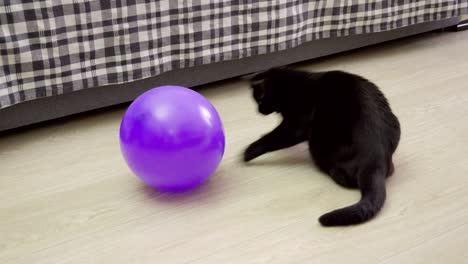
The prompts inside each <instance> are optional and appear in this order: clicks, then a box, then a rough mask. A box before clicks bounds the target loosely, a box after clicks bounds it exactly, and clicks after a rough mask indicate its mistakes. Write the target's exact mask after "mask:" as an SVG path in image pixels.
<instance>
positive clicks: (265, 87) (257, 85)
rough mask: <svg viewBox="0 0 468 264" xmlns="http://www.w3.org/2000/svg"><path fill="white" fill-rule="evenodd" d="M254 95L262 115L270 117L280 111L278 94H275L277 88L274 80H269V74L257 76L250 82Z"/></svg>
mask: <svg viewBox="0 0 468 264" xmlns="http://www.w3.org/2000/svg"><path fill="white" fill-rule="evenodd" d="M250 86H251V88H252V95H253V98H254V100H255V102H256V103H257V105H258V111H259V112H260V113H261V114H264V115H269V114H271V113H273V112H275V111H278V109H277V105H278V100H277V97H278V94H277V93H276V92H275V87H274V85H273V83H272V80H271V79H270V78H268V72H265V73H260V74H258V75H255V76H254V77H253V78H252V79H251V80H250Z"/></svg>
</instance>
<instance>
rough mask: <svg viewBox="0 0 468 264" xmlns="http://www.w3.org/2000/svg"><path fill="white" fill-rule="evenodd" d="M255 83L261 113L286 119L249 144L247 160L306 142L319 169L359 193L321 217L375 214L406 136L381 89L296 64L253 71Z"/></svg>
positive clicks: (336, 220) (326, 221)
mask: <svg viewBox="0 0 468 264" xmlns="http://www.w3.org/2000/svg"><path fill="white" fill-rule="evenodd" d="M250 86H251V88H252V92H253V98H254V100H255V101H256V103H257V105H258V111H259V112H260V113H261V114H263V115H269V114H272V113H278V114H280V115H281V116H282V122H281V123H280V124H279V126H278V127H276V128H275V129H274V130H273V131H271V132H270V133H268V134H266V135H264V136H263V137H261V138H260V139H258V140H257V141H255V142H254V143H252V144H251V145H250V146H249V147H248V148H247V149H246V150H245V152H244V161H245V162H249V161H251V160H253V159H255V158H257V157H259V156H261V155H263V154H265V153H267V152H271V151H275V150H279V149H284V148H288V147H291V146H294V145H296V144H299V143H301V142H305V141H307V142H308V144H309V152H310V154H311V156H312V159H313V160H314V161H315V163H316V165H317V167H318V168H319V169H320V170H321V171H323V172H325V173H326V174H328V175H329V176H330V177H331V178H332V179H333V180H334V181H335V182H336V183H337V184H339V185H341V186H344V187H347V188H359V189H360V191H361V199H360V201H359V202H357V203H356V204H354V205H351V206H348V207H344V208H341V209H337V210H334V211H332V212H329V213H327V214H324V215H322V216H321V217H320V218H319V222H320V223H321V224H322V225H323V226H346V225H354V224H360V223H363V222H365V221H367V220H369V219H371V218H373V217H374V216H375V215H376V214H377V213H378V212H379V211H380V209H381V208H382V206H383V204H384V202H385V199H386V189H385V180H386V177H388V176H391V175H392V174H393V171H394V166H393V161H392V155H393V153H394V152H395V150H396V148H397V146H398V143H399V141H400V134H401V131H400V123H399V121H398V119H397V117H396V116H395V115H394V114H393V112H392V110H391V108H390V105H389V103H388V101H387V99H386V98H385V96H384V94H383V93H382V92H381V91H380V90H379V89H378V87H377V86H376V85H375V84H373V83H372V82H370V81H368V80H366V79H365V78H363V77H361V76H358V75H355V74H351V73H347V72H343V71H328V72H305V71H299V70H294V69H292V68H290V67H281V68H273V69H270V70H267V71H265V72H261V73H258V74H254V75H253V76H251V77H250Z"/></svg>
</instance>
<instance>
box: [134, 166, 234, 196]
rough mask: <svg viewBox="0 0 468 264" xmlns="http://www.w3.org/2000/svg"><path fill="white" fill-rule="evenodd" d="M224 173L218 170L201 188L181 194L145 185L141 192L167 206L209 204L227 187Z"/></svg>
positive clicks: (142, 184) (181, 192)
mask: <svg viewBox="0 0 468 264" xmlns="http://www.w3.org/2000/svg"><path fill="white" fill-rule="evenodd" d="M223 175H224V172H223V171H222V170H218V171H217V172H215V173H214V174H213V175H212V176H211V177H210V178H208V179H207V180H206V181H205V182H203V183H202V184H200V185H199V186H197V187H195V188H193V189H190V190H186V191H179V192H168V191H161V190H158V189H156V188H153V187H151V186H148V185H146V184H144V183H141V186H140V188H141V191H142V192H143V193H144V194H145V195H146V196H147V197H148V198H149V199H151V200H154V201H155V202H161V203H167V204H187V203H202V202H203V203H207V202H213V201H216V200H217V199H216V197H218V196H219V195H221V193H222V190H223V186H225V185H226V179H228V178H229V177H224V176H223Z"/></svg>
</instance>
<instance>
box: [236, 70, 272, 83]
mask: <svg viewBox="0 0 468 264" xmlns="http://www.w3.org/2000/svg"><path fill="white" fill-rule="evenodd" d="M265 72H266V70H264V71H257V72H253V73H249V74H246V75H242V76H241V77H240V78H241V79H242V80H246V81H251V80H252V79H253V78H255V76H258V75H260V74H262V73H265Z"/></svg>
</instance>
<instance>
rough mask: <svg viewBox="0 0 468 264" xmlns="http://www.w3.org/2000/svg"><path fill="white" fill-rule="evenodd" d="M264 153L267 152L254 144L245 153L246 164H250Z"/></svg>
mask: <svg viewBox="0 0 468 264" xmlns="http://www.w3.org/2000/svg"><path fill="white" fill-rule="evenodd" d="M263 153H265V152H264V151H263V149H262V148H261V147H260V146H257V145H254V144H252V145H250V146H249V147H248V148H247V149H246V150H245V151H244V162H249V161H251V160H253V159H255V158H257V157H259V156H260V155H262V154H263Z"/></svg>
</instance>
